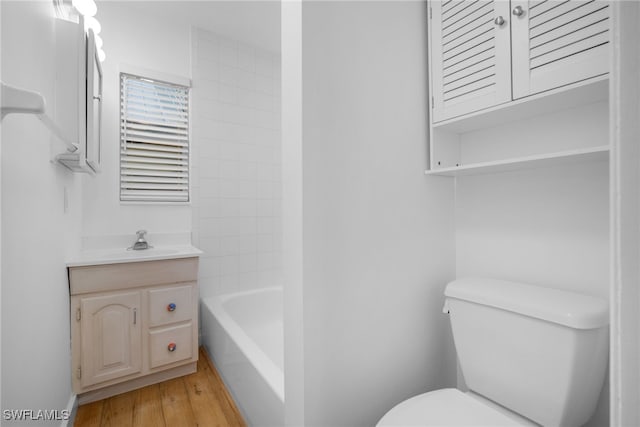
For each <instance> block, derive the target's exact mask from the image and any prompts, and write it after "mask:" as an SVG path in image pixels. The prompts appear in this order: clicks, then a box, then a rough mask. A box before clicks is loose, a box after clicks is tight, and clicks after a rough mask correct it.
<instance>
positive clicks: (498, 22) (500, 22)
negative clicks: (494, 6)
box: [493, 16, 506, 27]
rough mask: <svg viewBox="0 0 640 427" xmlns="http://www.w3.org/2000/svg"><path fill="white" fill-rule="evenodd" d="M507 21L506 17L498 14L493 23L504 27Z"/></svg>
mask: <svg viewBox="0 0 640 427" xmlns="http://www.w3.org/2000/svg"><path fill="white" fill-rule="evenodd" d="M505 22H506V21H505V20H504V18H503V17H502V16H498V17H497V18H496V19H495V20H494V21H493V23H494V24H496V25H497V26H498V27H502V26H503V25H504V23H505Z"/></svg>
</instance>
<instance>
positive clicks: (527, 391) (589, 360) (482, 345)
mask: <svg viewBox="0 0 640 427" xmlns="http://www.w3.org/2000/svg"><path fill="white" fill-rule="evenodd" d="M445 296H446V302H445V310H448V311H449V313H450V315H451V326H452V329H453V337H454V341H455V346H456V350H457V353H458V358H459V360H460V366H461V369H462V374H463V376H464V379H465V382H466V383H467V386H468V387H469V389H470V390H472V391H474V392H475V393H477V394H480V395H482V396H484V397H486V398H489V399H490V400H492V401H494V402H496V403H498V404H500V405H502V406H504V407H506V408H507V409H510V410H512V411H514V412H516V413H518V414H520V415H523V416H525V417H527V418H529V419H531V420H533V421H535V422H537V423H539V424H542V425H544V426H567V427H570V426H580V425H582V424H584V423H586V422H587V421H588V420H589V418H591V416H592V415H593V412H594V410H595V408H596V404H597V402H598V397H599V395H600V390H601V389H602V385H603V382H604V378H605V373H606V370H607V357H608V356H607V355H608V348H609V341H608V335H609V333H608V331H609V316H608V305H607V302H606V301H604V300H602V299H600V298H594V297H590V296H586V295H582V294H577V293H572V292H566V291H560V290H556V289H550V288H543V287H538V286H531V285H524V284H520V283H513V282H506V281H501V280H492V279H472V278H468V279H459V280H455V281H453V282H451V283H449V284H448V285H447V288H446V290H445Z"/></svg>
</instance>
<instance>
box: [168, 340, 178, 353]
mask: <svg viewBox="0 0 640 427" xmlns="http://www.w3.org/2000/svg"><path fill="white" fill-rule="evenodd" d="M176 347H178V346H177V345H176V343H174V342H172V343H169V345H168V346H167V350H169V351H176Z"/></svg>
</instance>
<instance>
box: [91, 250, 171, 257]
mask: <svg viewBox="0 0 640 427" xmlns="http://www.w3.org/2000/svg"><path fill="white" fill-rule="evenodd" d="M178 252H179V251H178V249H174V248H149V249H141V250H139V251H134V250H133V249H132V250H127V249H123V250H120V251H116V252H108V253H105V254H102V255H101V256H102V258H109V259H110V258H149V257H156V256H164V255H171V254H177V253H178Z"/></svg>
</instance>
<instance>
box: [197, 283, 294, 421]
mask: <svg viewBox="0 0 640 427" xmlns="http://www.w3.org/2000/svg"><path fill="white" fill-rule="evenodd" d="M200 313H201V315H202V342H203V344H204V346H205V347H206V349H207V351H208V352H209V354H210V355H211V357H212V358H213V362H214V364H215V365H216V367H217V369H218V371H219V372H220V375H221V376H222V379H223V381H224V383H225V385H226V386H227V388H228V389H229V391H230V392H231V394H232V395H233V398H234V399H235V401H236V404H237V405H238V408H239V409H240V411H241V412H242V415H243V416H244V418H245V420H246V421H247V423H248V424H249V425H251V426H282V425H284V373H283V358H284V356H283V353H284V347H283V326H282V288H264V289H258V290H253V291H248V292H239V293H234V294H226V295H221V296H217V297H207V298H203V299H202V301H201V310H200Z"/></svg>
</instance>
